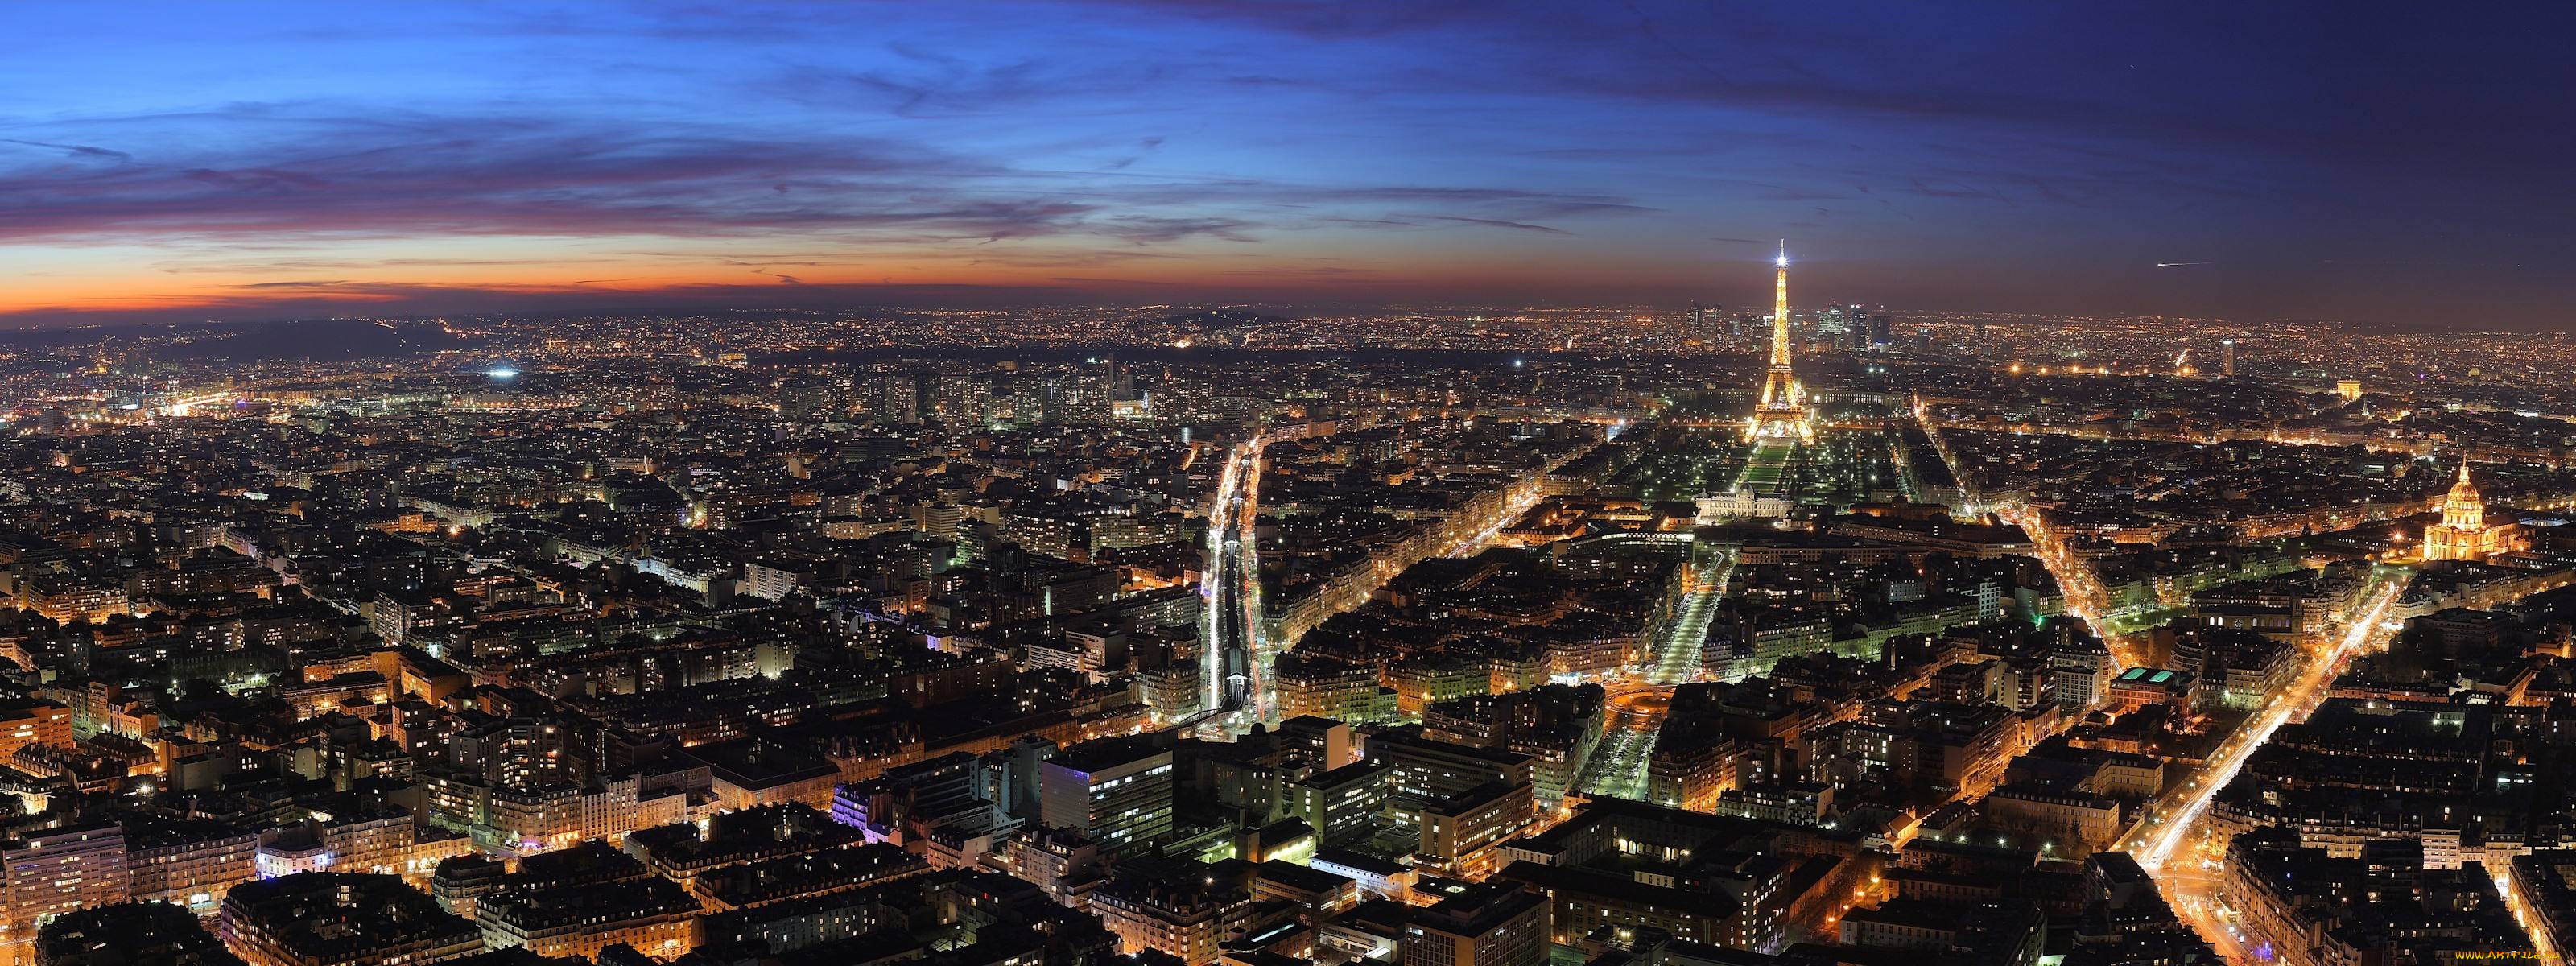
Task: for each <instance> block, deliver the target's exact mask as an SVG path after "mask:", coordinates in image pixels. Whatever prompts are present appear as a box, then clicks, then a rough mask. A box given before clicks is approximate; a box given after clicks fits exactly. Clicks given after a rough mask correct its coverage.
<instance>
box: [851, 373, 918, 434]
mask: <svg viewBox="0 0 2576 966" xmlns="http://www.w3.org/2000/svg"><path fill="white" fill-rule="evenodd" d="M870 389H871V391H870V393H869V394H868V395H867V396H866V397H865V398H866V400H867V402H868V403H869V410H870V413H871V415H874V416H875V417H876V419H877V421H878V422H881V423H918V422H920V421H921V378H920V377H919V376H916V375H913V374H912V373H909V372H895V373H887V374H885V375H882V376H878V377H876V378H875V379H874V380H872V381H871V383H870Z"/></svg>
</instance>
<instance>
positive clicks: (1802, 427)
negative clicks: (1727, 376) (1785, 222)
mask: <svg viewBox="0 0 2576 966" xmlns="http://www.w3.org/2000/svg"><path fill="white" fill-rule="evenodd" d="M1772 264H1773V265H1775V266H1777V267H1778V268H1779V270H1780V273H1779V277H1778V280H1777V281H1776V282H1774V283H1773V285H1772V291H1771V370H1770V372H1769V373H1768V374H1766V375H1764V376H1763V377H1762V401H1761V402H1760V403H1759V404H1757V405H1755V406H1754V407H1753V415H1752V416H1751V417H1749V418H1747V419H1746V420H1745V421H1744V438H1745V439H1748V440H1755V439H1796V440H1798V441H1799V442H1813V441H1814V440H1815V438H1816V427H1815V423H1814V422H1812V421H1810V420H1809V419H1808V418H1807V387H1805V386H1802V385H1799V384H1798V374H1797V373H1796V372H1794V371H1792V370H1791V369H1790V366H1789V242H1788V240H1787V239H1782V240H1781V242H1780V257H1779V258H1778V259H1777V260H1775V261H1774V262H1772Z"/></svg>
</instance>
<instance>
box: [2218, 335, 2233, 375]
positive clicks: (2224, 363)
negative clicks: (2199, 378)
mask: <svg viewBox="0 0 2576 966" xmlns="http://www.w3.org/2000/svg"><path fill="white" fill-rule="evenodd" d="M2218 375H2219V377H2220V378H2222V379H2234V378H2236V340H2234V339H2220V340H2218Z"/></svg>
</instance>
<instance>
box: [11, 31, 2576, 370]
mask: <svg viewBox="0 0 2576 966" xmlns="http://www.w3.org/2000/svg"><path fill="white" fill-rule="evenodd" d="M2571 28H2576V4H2566V3H2556V4H2546V5H2543V4H2530V5H2522V4H2509V3H2498V4H2430V3H2408V4H2376V3H2313V4H2300V3H2279V4H2275V3H2224V4H2200V3H2138V4H2128V3H2095V2H2062V3H2040V2H2032V3H1989V4H1946V3H1912V2H1883V3H1867V4H1835V3H1814V2H1795V0H1779V2H1770V3H1756V4H1654V3H1633V4H1631V3H1618V2H1598V3H1579V4H1561V5H1527V4H1508V5H1496V4H1489V3H1446V2H1441V3H1431V2H1426V3H1387V4H1383V5H1380V4H1356V3H1355V4H1339V3H1315V4H1303V3H1282V4H1248V3H1246V4H1236V3H1218V2H1168V3H1152V2H1135V3H1100V4H1082V3H1037V4H1011V3H987V2H967V0H952V2H917V3H889V4H867V3H835V4H823V3H816V4H789V5H776V6H761V5H754V4H734V3H725V4H709V5H706V6H703V7H695V6H686V7H684V6H681V5H677V4H672V5H651V6H625V5H612V4H608V3H567V4H558V5H545V4H520V3H494V4H477V5H446V4H436V5H433V4H423V3H332V4H319V3H317V4H310V5H225V4H195V3H192V4H173V5H168V6H162V7H152V6H149V5H142V4H70V3H62V4H47V5H43V6H35V5H23V4H19V5H10V6H7V7H6V8H5V9H0V36H5V37H7V38H8V39H7V41H6V50H7V52H6V55H5V56H0V324H21V325H23V324H63V323H68V322H84V323H115V322H120V321H168V320H177V319H199V318H239V319H252V318H271V317H292V316H304V315H319V314H333V313H338V314H357V313H363V314H424V313H436V312H469V311H572V310H582V309H586V308H602V307H612V306H614V307H643V306H671V307H691V306H708V305H741V306H809V305H810V306H837V305H875V304H922V305H936V304H976V305H993V304H1012V303H1058V302H1083V303H1094V302H1098V303H1109V302H1140V301H1157V302H1163V301H1168V302H1214V301H1226V302H1264V303H1272V304H1287V305H1294V306H1301V307H1308V308H1325V307H1329V306H1333V305H1371V304H1386V303H1407V302H1449V303H1469V304H1479V305H1494V304H1511V303H1516V302H1528V301H1552V302H1558V303H1562V302H1566V301H1574V300H1599V301H1607V302H1618V303H1622V304H1666V305H1671V304H1686V303H1687V302H1689V301H1691V300H1693V299H1698V300H1703V301H1708V302H1715V303H1724V304H1727V305H1730V306H1733V305H1746V306H1753V305H1767V302H1768V294H1767V293H1768V287H1769V278H1768V273H1767V270H1766V267H1765V266H1766V263H1767V260H1768V257H1769V255H1770V253H1771V250H1772V248H1773V246H1774V245H1776V244H1777V239H1778V238H1780V237H1781V236H1783V235H1785V236H1787V237H1788V238H1789V244H1790V252H1791V255H1792V256H1793V257H1794V258H1796V259H1797V262H1798V266H1799V268H1798V271H1799V276H1798V284H1799V288H1798V292H1799V293H1800V295H1801V296H1802V301H1803V300H1804V299H1806V298H1813V299H1818V300H1822V299H1827V298H1831V299H1835V300H1856V301H1866V302H1871V303H1878V304H1884V305H1888V306H1891V307H1895V308H1899V309H1963V310H1992V311H2041V312H2071V313H2086V314H2097V315H2120V314H2148V313H2169V314H2188V315H2216V316H2223V317H2227V318H2231V319H2237V320H2240V321H2246V322H2257V321H2261V320H2265V319H2274V318H2285V317H2294V318H2330V319H2340V320H2346V321H2351V322H2355V323H2363V324H2373V325H2407V326H2448V327H2457V328H2496V327H2521V328H2548V329H2560V328H2565V327H2567V324H2568V323H2569V322H2570V321H2571V320H2576V313H2571V311H2570V310H2569V309H2568V307H2567V301H2568V300H2567V298H2566V296H2567V295H2568V294H2569V293H2570V292H2571V291H2576V160H2571V159H2576V119H2571V118H2576V94H2571V92H2576V68H2571V66H2570V64H2571V58H2570V54H2569V45H2570V42H2571V38H2576V30H2571ZM2158 262H2206V263H2208V264H2205V265H2183V266H2177V267H2172V268H2163V269H2159V268H2156V267H2155V263H2158Z"/></svg>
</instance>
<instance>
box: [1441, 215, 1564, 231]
mask: <svg viewBox="0 0 2576 966" xmlns="http://www.w3.org/2000/svg"><path fill="white" fill-rule="evenodd" d="M1434 217H1435V218H1437V219H1439V220H1441V221H1453V222H1457V223H1460V224H1465V225H1484V226H1487V227H1491V228H1511V229H1516V230H1519V231H1534V232H1540V233H1543V234H1549V235H1571V234H1574V233H1573V232H1570V231H1566V230H1565V229H1562V228H1550V227H1548V226H1546V225H1532V224H1525V223H1522V222H1517V221H1503V220H1501V219H1498V218H1463V217H1460V216H1457V215H1436V216H1434Z"/></svg>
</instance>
